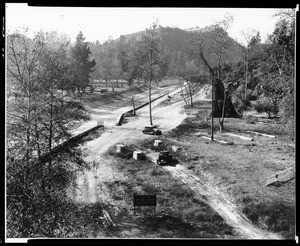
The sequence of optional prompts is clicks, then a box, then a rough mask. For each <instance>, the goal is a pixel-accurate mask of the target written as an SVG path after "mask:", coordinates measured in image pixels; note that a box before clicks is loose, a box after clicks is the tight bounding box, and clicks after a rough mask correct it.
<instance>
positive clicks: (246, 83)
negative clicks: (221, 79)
mask: <svg viewBox="0 0 300 246" xmlns="http://www.w3.org/2000/svg"><path fill="white" fill-rule="evenodd" d="M248 63H249V61H248V56H247V61H246V81H245V98H244V100H245V102H246V100H247V86H248V66H249V65H248Z"/></svg>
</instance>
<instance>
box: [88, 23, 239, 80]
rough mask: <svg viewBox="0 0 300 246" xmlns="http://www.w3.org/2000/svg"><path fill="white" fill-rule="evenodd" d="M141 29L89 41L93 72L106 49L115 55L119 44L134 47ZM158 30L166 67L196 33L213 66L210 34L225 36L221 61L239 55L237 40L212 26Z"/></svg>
mask: <svg viewBox="0 0 300 246" xmlns="http://www.w3.org/2000/svg"><path fill="white" fill-rule="evenodd" d="M144 32H145V31H139V32H136V33H132V34H126V35H121V36H120V37H119V38H118V39H115V40H108V41H106V42H104V43H103V44H101V45H100V44H95V43H89V46H90V48H91V51H92V55H93V58H95V59H96V69H95V72H94V76H95V77H99V76H100V77H101V71H100V70H101V68H100V67H101V66H99V69H98V68H97V66H98V65H99V64H100V63H101V62H103V58H104V57H106V55H105V53H106V52H108V53H109V52H111V51H112V50H115V53H116V54H115V56H117V54H118V52H119V50H120V47H121V49H122V47H123V48H124V47H126V49H127V52H130V51H129V49H132V47H136V42H137V41H138V40H139V39H140V37H141V36H142V34H143V33H144ZM158 33H159V35H160V37H161V53H162V55H163V56H165V57H168V60H169V63H170V64H169V65H170V66H169V67H172V63H174V62H175V61H176V60H177V59H178V57H179V56H180V55H181V54H182V53H184V52H187V48H188V46H189V45H190V41H191V40H192V39H194V38H196V37H197V38H201V39H202V40H204V41H203V47H204V48H203V49H204V51H205V52H206V58H207V60H208V61H209V63H210V65H211V66H212V67H214V66H216V63H217V62H216V58H215V56H213V55H212V54H211V51H210V48H211V46H212V44H213V43H214V42H215V41H214V40H213V38H212V37H214V36H216V35H218V37H220V35H221V36H222V38H224V39H226V40H227V42H228V44H227V46H228V48H226V50H225V49H224V50H223V54H222V62H236V61H238V60H239V59H240V58H241V56H242V50H241V48H240V46H239V45H238V43H237V42H236V41H235V40H233V39H232V38H230V37H229V36H228V34H227V33H225V32H223V33H221V32H220V31H219V30H216V29H215V28H214V27H213V26H209V27H205V28H202V29H199V28H190V29H186V30H182V29H180V28H177V27H162V26H160V27H159V28H158ZM215 43H216V42H215ZM130 47H131V48H130ZM101 60H102V61H101ZM97 61H98V65H97ZM168 75H169V76H172V74H171V73H169V74H168Z"/></svg>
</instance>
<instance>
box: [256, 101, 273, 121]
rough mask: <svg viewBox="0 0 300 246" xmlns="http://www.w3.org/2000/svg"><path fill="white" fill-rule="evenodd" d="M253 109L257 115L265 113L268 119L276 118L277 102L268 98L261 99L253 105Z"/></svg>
mask: <svg viewBox="0 0 300 246" xmlns="http://www.w3.org/2000/svg"><path fill="white" fill-rule="evenodd" d="M254 109H255V110H256V111H257V112H258V113H267V114H268V117H269V118H271V116H274V117H276V116H277V115H278V112H279V106H278V104H277V102H276V101H274V100H272V99H271V98H268V97H261V98H260V99H259V100H258V101H257V102H256V104H255V105H254Z"/></svg>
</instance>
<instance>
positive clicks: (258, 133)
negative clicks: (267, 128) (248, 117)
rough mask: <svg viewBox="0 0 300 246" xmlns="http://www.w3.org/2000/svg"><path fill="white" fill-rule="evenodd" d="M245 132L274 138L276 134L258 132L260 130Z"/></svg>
mask: <svg viewBox="0 0 300 246" xmlns="http://www.w3.org/2000/svg"><path fill="white" fill-rule="evenodd" d="M247 132H249V133H253V134H256V135H260V136H263V137H268V138H276V136H274V135H269V134H264V133H260V132H253V131H247Z"/></svg>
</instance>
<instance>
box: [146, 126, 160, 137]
mask: <svg viewBox="0 0 300 246" xmlns="http://www.w3.org/2000/svg"><path fill="white" fill-rule="evenodd" d="M142 132H143V133H144V134H148V135H161V130H158V129H157V127H156V126H145V128H144V130H143V131H142Z"/></svg>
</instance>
